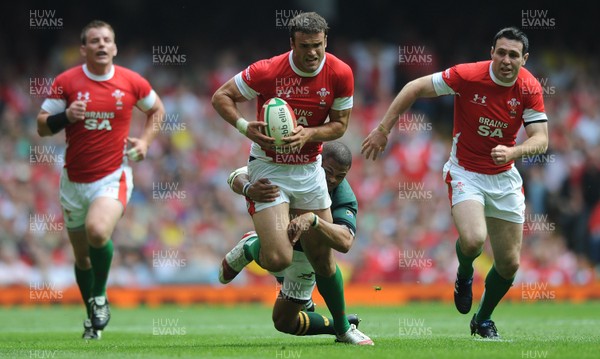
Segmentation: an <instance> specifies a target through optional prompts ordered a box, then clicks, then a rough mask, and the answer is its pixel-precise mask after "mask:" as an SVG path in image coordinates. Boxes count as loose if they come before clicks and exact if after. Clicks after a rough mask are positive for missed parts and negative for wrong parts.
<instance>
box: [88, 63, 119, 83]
mask: <svg viewBox="0 0 600 359" xmlns="http://www.w3.org/2000/svg"><path fill="white" fill-rule="evenodd" d="M83 72H84V73H85V76H87V77H88V78H89V79H90V80H94V81H108V80H110V79H112V78H113V76H114V75H115V65H111V66H110V71H108V73H106V74H104V75H100V76H99V75H94V74H93V73H91V72H90V70H88V68H87V64H83Z"/></svg>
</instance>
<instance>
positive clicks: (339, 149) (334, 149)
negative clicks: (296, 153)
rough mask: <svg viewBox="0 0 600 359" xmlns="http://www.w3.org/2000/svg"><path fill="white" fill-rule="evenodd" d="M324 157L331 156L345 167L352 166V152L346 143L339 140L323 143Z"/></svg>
mask: <svg viewBox="0 0 600 359" xmlns="http://www.w3.org/2000/svg"><path fill="white" fill-rule="evenodd" d="M322 156H323V158H331V159H332V160H334V161H335V162H336V163H338V164H339V165H341V166H345V167H348V168H350V167H352V152H351V151H350V149H349V148H348V146H346V145H345V144H343V143H341V142H338V141H331V142H325V143H324V144H323V153H322Z"/></svg>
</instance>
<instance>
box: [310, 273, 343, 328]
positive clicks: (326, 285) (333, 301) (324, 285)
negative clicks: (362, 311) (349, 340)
mask: <svg viewBox="0 0 600 359" xmlns="http://www.w3.org/2000/svg"><path fill="white" fill-rule="evenodd" d="M315 278H316V281H317V288H319V293H321V296H322V297H323V299H325V303H326V304H327V308H328V309H329V312H331V316H332V317H333V326H334V328H335V332H336V333H339V334H343V333H345V332H347V331H348V329H350V323H349V322H348V318H347V317H346V301H345V299H344V282H343V280H342V272H341V271H340V268H339V267H338V266H337V265H336V266H335V274H334V275H333V276H331V277H329V278H326V277H322V276H320V275H318V274H315Z"/></svg>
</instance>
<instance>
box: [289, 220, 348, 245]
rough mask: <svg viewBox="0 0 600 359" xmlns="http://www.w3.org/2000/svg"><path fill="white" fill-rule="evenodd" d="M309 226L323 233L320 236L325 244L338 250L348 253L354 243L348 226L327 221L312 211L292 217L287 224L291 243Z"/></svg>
mask: <svg viewBox="0 0 600 359" xmlns="http://www.w3.org/2000/svg"><path fill="white" fill-rule="evenodd" d="M310 228H313V229H315V230H316V231H318V232H320V233H321V234H323V236H322V237H323V239H324V240H325V241H326V242H327V245H328V246H329V247H331V248H332V249H334V250H336V251H338V252H341V253H348V251H349V250H350V248H351V247H352V244H353V243H354V235H352V233H351V232H350V230H349V229H348V227H346V226H344V225H340V224H335V223H329V222H327V221H325V220H323V219H321V218H319V216H317V215H316V214H314V213H313V212H307V213H304V214H302V215H300V216H298V217H296V218H294V219H292V220H291V221H290V224H289V225H288V237H289V238H290V241H291V242H292V244H295V243H296V242H297V241H298V239H300V235H301V234H302V233H303V232H306V231H308V230H309V229H310Z"/></svg>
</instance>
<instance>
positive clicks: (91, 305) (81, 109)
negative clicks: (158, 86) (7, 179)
mask: <svg viewBox="0 0 600 359" xmlns="http://www.w3.org/2000/svg"><path fill="white" fill-rule="evenodd" d="M80 53H81V55H82V56H83V57H84V58H85V64H83V65H79V66H76V67H73V68H71V69H69V70H67V71H65V72H63V73H61V74H60V75H58V76H57V77H56V80H55V81H54V83H53V85H52V86H53V88H52V91H51V92H50V93H51V95H50V96H49V97H48V98H47V99H46V100H45V101H44V103H43V104H42V109H41V111H40V113H39V114H38V117H37V124H38V133H39V134H40V136H52V135H54V134H56V133H58V132H60V131H61V130H63V129H64V130H65V135H66V143H67V149H66V157H65V166H64V168H63V171H62V174H61V178H60V203H61V205H62V208H63V215H64V220H65V225H66V228H67V232H68V235H69V239H70V241H71V244H72V246H73V251H74V254H75V278H76V281H77V285H78V286H79V290H80V291H81V295H82V297H83V300H84V303H85V305H86V308H87V317H88V318H87V319H86V320H85V321H84V333H83V338H85V339H99V338H100V336H101V332H102V330H103V329H104V328H105V327H106V325H107V324H108V322H109V320H110V308H109V305H108V300H107V296H106V282H107V280H108V273H109V270H110V264H111V261H112V256H113V243H112V241H111V235H112V233H113V231H114V229H115V226H116V224H117V222H118V221H119V218H121V216H122V215H123V212H124V210H125V206H126V205H127V202H128V200H129V197H130V196H131V191H132V189H133V178H132V173H131V167H129V165H128V159H131V160H134V161H139V160H142V159H144V158H145V157H146V153H147V151H148V147H149V146H150V143H151V142H152V140H153V139H154V137H155V136H156V129H157V128H159V126H158V124H159V123H160V121H162V119H163V115H164V109H163V104H162V102H161V100H160V98H159V97H158V95H157V94H156V93H155V92H154V90H152V87H151V86H150V84H149V83H148V81H146V80H145V79H144V78H143V77H141V76H140V75H139V74H137V73H135V72H133V71H131V70H128V69H126V68H124V67H121V66H117V65H114V64H113V58H114V57H115V56H116V55H117V45H116V44H115V33H114V30H113V28H112V27H111V26H110V25H109V24H108V23H106V22H104V21H98V20H94V21H92V22H90V23H89V24H88V25H86V26H85V27H84V28H83V30H82V32H81V47H80ZM134 107H137V108H138V109H140V110H141V111H143V112H144V113H145V114H146V116H147V121H146V125H145V128H144V131H143V133H142V135H141V136H140V137H139V138H133V137H129V138H128V134H129V128H130V124H131V115H132V111H133V108H134ZM128 142H129V144H130V146H131V147H130V149H129V150H127V145H128Z"/></svg>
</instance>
